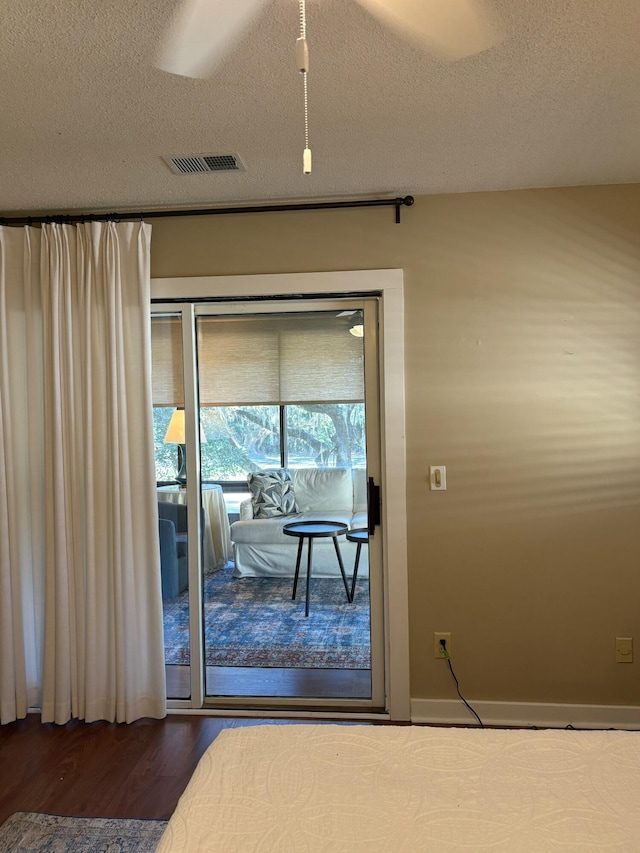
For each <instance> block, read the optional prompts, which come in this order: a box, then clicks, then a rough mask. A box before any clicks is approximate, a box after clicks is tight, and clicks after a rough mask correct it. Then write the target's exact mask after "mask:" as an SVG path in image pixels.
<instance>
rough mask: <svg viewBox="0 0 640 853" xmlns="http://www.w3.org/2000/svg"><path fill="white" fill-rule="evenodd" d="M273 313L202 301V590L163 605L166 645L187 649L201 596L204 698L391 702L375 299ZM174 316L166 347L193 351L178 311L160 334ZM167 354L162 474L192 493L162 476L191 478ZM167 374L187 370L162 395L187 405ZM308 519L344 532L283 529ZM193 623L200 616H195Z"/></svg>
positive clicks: (217, 701) (160, 428)
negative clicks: (180, 629)
mask: <svg viewBox="0 0 640 853" xmlns="http://www.w3.org/2000/svg"><path fill="white" fill-rule="evenodd" d="M275 307H276V306H274V305H273V304H271V305H262V306H261V307H260V308H258V310H255V306H252V308H253V309H254V310H252V313H251V314H241V315H239V314H238V311H237V306H233V305H230V306H228V307H226V308H225V307H223V306H220V305H215V306H207V305H199V306H196V307H195V310H194V315H195V327H194V330H193V332H192V338H193V350H194V355H195V362H194V363H195V364H196V365H197V369H196V370H195V371H194V381H193V386H194V388H193V391H194V405H195V409H196V412H197V417H195V415H194V421H193V423H194V432H195V435H194V438H196V436H197V440H196V441H195V442H194V443H196V444H198V445H199V448H198V449H199V468H198V469H197V474H199V477H198V480H199V489H198V491H196V492H195V494H196V499H197V495H198V494H199V495H200V500H201V507H200V510H201V513H202V515H201V516H200V519H199V521H200V524H199V528H200V542H199V545H200V548H199V553H200V566H199V570H200V571H199V575H198V576H197V577H198V580H199V583H200V590H199V591H198V592H199V594H198V595H194V594H193V591H192V592H191V593H189V591H187V592H186V594H185V593H184V591H183V592H182V593H180V595H179V596H178V601H177V602H176V601H173V602H171V607H167V606H165V654H169V651H170V650H171V649H172V648H174V647H175V644H174V639H173V637H175V636H177V633H176V632H175V630H174V626H175V619H176V604H179V603H180V602H181V601H184V602H185V604H186V607H188V600H189V598H191V607H192V608H193V607H196V609H197V612H198V613H200V614H201V621H200V623H199V624H200V627H201V634H202V641H203V649H202V656H201V665H202V669H203V673H202V675H203V681H204V696H205V703H206V702H210V703H212V704H214V705H216V706H219V705H225V704H229V705H231V706H233V705H237V704H240V705H243V706H251V704H252V701H254V702H258V703H262V704H265V703H266V704H271V705H274V706H277V705H282V706H283V707H295V706H297V705H301V706H303V707H304V706H305V705H309V703H313V707H319V706H322V705H324V704H326V705H327V707H332V706H333V707H335V706H336V705H344V706H346V707H349V705H350V704H351V703H355V704H356V705H360V706H361V705H366V706H376V705H377V706H380V705H382V702H383V689H384V688H383V680H384V677H383V668H382V649H383V637H382V618H381V611H382V572H381V565H380V563H381V560H380V552H381V548H380V542H379V540H380V535H378V536H373V537H371V538H370V537H369V535H368V525H369V521H370V518H369V517H368V490H367V480H368V478H369V477H375V478H376V479H377V477H378V474H379V464H380V463H379V451H378V446H379V440H378V430H377V428H378V422H379V416H378V408H377V406H378V383H377V369H376V368H377V342H376V328H377V320H376V300H375V299H371V300H366V299H364V300H363V299H360V300H359V301H358V302H357V303H353V304H352V303H351V302H350V303H349V304H348V305H346V303H342V302H338V303H336V302H334V303H332V307H331V308H329V307H328V305H325V303H322V304H319V303H313V307H311V306H310V307H309V309H307V310H304V311H301V310H299V309H298V310H294V311H291V310H289V311H284V310H282V307H281V306H278V310H274V309H275ZM287 307H289V306H287ZM296 307H297V306H296ZM161 323H165V326H167V324H168V326H169V327H170V328H171V332H167V328H165V329H164V330H163V333H164V338H165V343H166V342H167V340H168V339H169V338H170V339H171V341H172V343H171V345H170V346H166V347H165V349H167V350H168V349H171V350H172V351H173V352H177V351H179V350H180V351H183V352H185V353H188V349H189V348H188V347H186V348H185V347H184V346H183V347H182V349H181V347H180V345H179V341H178V339H177V338H176V329H175V328H173V326H172V323H174V324H175V323H176V318H167V317H164V318H156V319H154V329H156V324H161ZM178 327H179V324H178ZM161 328H162V327H161V326H160V325H158V329H161ZM158 339H159V337H158ZM365 346H366V350H365ZM365 351H366V352H367V354H368V355H367V365H368V366H369V367H368V370H365ZM154 353H155V350H154ZM163 358H164V363H163V364H162V366H161V362H162V359H161V358H160V357H159V356H158V357H156V355H155V354H154V407H155V408H154V411H155V412H156V465H157V471H158V475H159V476H158V480H159V482H162V483H163V484H164V488H165V489H166V490H167V491H171V492H172V493H173V491H175V492H176V493H177V494H181V493H184V497H185V500H186V496H187V494H188V493H190V492H189V490H188V489H187V490H182V492H181V490H180V486H179V485H176V484H172V486H168V484H165V483H164V479H163V478H166V479H167V480H168V479H171V478H172V477H173V479H175V477H176V475H177V476H178V478H179V477H180V474H179V472H177V466H178V465H179V464H180V462H181V461H182V459H183V458H184V457H183V455H182V453H183V452H184V447H182V448H180V442H177V443H176V444H177V446H176V445H174V447H173V448H172V449H169V450H168V449H167V446H166V445H165V441H166V440H167V439H166V436H167V435H168V434H169V435H170V430H169V422H170V421H171V419H172V417H174V412H175V411H178V412H179V411H180V407H181V404H180V400H181V397H183V396H184V395H181V394H179V393H178V392H177V391H176V387H177V385H179V381H178V380H177V379H176V376H177V373H176V371H175V370H174V365H173V364H172V365H171V367H170V368H169V367H168V365H167V362H168V361H171V362H173V360H174V359H168V357H167V356H166V353H165V356H164V357H163ZM156 371H160V372H164V374H165V375H166V374H168V373H172V375H173V376H174V381H172V390H171V391H170V392H169V393H165V395H164V398H163V399H164V400H165V401H166V400H167V399H169V398H171V399H172V400H173V403H174V405H173V406H169V404H167V403H166V402H164V403H163V404H162V405H156V394H155V386H156V381H155V374H156ZM189 374H190V371H189V369H187V371H186V372H185V376H186V377H187V385H188V382H189ZM158 384H159V383H158ZM157 399H158V400H160V395H159V393H158V395H157ZM196 400H197V403H195V401H196ZM182 406H184V402H182ZM164 409H168V410H166V411H164ZM187 409H188V405H187ZM188 420H189V417H188V416H187V421H188ZM165 421H167V423H166V425H165ZM188 432H189V430H188V427H187V438H186V440H185V443H186V445H187V448H186V453H187V455H188V454H189V439H188ZM176 451H177V452H176ZM178 457H180V458H178ZM161 475H162V476H161ZM162 488H163V486H159V489H162ZM191 494H193V493H192V492H191ZM191 517H192V518H193V516H191ZM196 521H198V518H197V517H196ZM299 522H305V523H308V522H324V523H330V524H332V525H334V527H331V528H330V529H329V532H334V533H335V534H336V535H335V537H333V536H330V535H329V536H326V535H320V533H319V531H318V529H317V528H316V527H312V528H311V529H309V527H308V526H307V527H306V528H305V527H303V528H302V532H303V533H305V534H309V533H311V535H306V536H305V537H304V539H301V538H300V537H299V535H298V536H296V535H286V534H285V533H284V531H283V527H284V525H286V524H291V523H299ZM325 528H326V524H325ZM356 531H358V532H356ZM320 532H324V533H326V532H327V530H326V529H323V531H320ZM298 533H300V529H298ZM316 534H317V535H316ZM309 546H311V555H310V556H309V550H310V549H309ZM370 551H371V552H372V553H371V554H370ZM356 557H357V558H358V559H357V576H356V577H355V578H354V574H355V570H356ZM298 558H299V559H298ZM298 563H299V577H298V581H297V583H296V584H295V585H296V587H297V588H296V597H295V598H294V597H293V593H294V581H295V577H294V575H295V572H296V567H297V565H298ZM341 563H342V568H341V565H340V564H341ZM309 565H310V566H311V574H310V579H309V584H308V590H309V599H308V615H306V614H307V606H306V593H307V576H308V568H309ZM342 570H344V575H343V574H342ZM178 609H179V608H178ZM169 611H171V613H170V614H169ZM181 619H182V624H183V626H184V625H186V626H188V625H189V613H188V611H182V612H181ZM192 624H193V620H192ZM182 642H183V644H184V643H185V642H186V645H184V649H185V650H186V653H183V654H182V655H180V654H179V655H178V657H175V653H174V656H173V657H172V658H171V662H170V661H169V658H167V675H168V683H169V684H172V685H173V694H172V692H171V689H170V690H169V696H170V697H171V696H172V695H173V696H174V697H176V698H187V697H188V696H189V695H190V694H189V691H188V687H187V685H188V683H189V678H188V673H187V672H185V671H182V674H183V676H187V677H185V678H183V679H182V687H180V686H179V685H180V682H179V679H177V678H171V677H169V676H170V673H171V674H176V673H178V672H179V670H178V669H177V667H178V666H180V667H185V666H186V667H187V669H188V665H189V663H188V662H189V656H188V648H189V644H188V636H186V641H185V637H184V636H183V639H182ZM178 658H180V663H176V661H177V660H178ZM185 659H186V663H185Z"/></svg>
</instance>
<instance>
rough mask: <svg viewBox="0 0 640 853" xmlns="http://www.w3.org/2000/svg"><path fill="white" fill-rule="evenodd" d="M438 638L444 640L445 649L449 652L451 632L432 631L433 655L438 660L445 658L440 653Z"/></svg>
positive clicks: (440, 647)
mask: <svg viewBox="0 0 640 853" xmlns="http://www.w3.org/2000/svg"><path fill="white" fill-rule="evenodd" d="M440 640H446V642H447V651H448V652H449V654H451V634H450V632H448V631H434V633H433V656H434V658H438V659H439V660H446V658H445V656H444V655H443V654H442V646H441V645H440Z"/></svg>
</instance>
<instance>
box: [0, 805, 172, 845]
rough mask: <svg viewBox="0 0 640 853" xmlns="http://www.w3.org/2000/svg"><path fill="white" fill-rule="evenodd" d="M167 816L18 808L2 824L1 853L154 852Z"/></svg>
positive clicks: (0, 835) (0, 828)
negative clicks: (132, 817) (150, 817)
mask: <svg viewBox="0 0 640 853" xmlns="http://www.w3.org/2000/svg"><path fill="white" fill-rule="evenodd" d="M166 825H167V821H166V820H120V819H113V818H102V817H60V816H59V815H52V814H38V813H37V812H16V813H15V814H12V815H11V817H8V818H7V819H6V820H5V822H4V823H3V824H2V826H0V853H23V851H24V853H26V851H35V850H37V851H51V853H107V852H108V853H153V851H154V850H155V849H156V847H157V846H158V843H159V842H160V838H161V836H162V833H163V832H164V829H165V827H166Z"/></svg>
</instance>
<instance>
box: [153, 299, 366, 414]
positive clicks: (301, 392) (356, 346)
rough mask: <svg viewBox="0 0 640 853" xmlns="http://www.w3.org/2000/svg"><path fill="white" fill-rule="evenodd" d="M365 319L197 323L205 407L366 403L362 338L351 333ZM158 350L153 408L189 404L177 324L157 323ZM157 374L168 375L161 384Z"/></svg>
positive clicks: (313, 315) (323, 316)
mask: <svg viewBox="0 0 640 853" xmlns="http://www.w3.org/2000/svg"><path fill="white" fill-rule="evenodd" d="M359 316H360V315H359V313H357V314H354V315H351V316H347V317H340V316H336V314H335V312H305V313H301V314H281V315H273V314H268V315H265V314H262V315H252V316H250V317H244V316H243V317H237V316H233V317H227V316H224V317H222V316H217V317H199V318H198V319H197V327H196V331H197V336H196V339H197V349H198V376H199V388H200V405H201V406H249V405H292V404H296V403H322V402H327V403H328V402H331V403H340V402H359V401H362V400H363V399H364V351H363V339H362V338H357V337H354V336H353V335H351V334H349V328H350V327H351V326H352V325H353V323H354V322H357V321H358V320H354V317H356V318H357V317H359ZM358 322H361V320H359V321H358ZM167 326H168V328H167ZM174 326H175V327H176V328H174ZM152 345H153V372H154V382H153V388H154V405H156V406H160V405H172V406H178V405H183V403H182V402H181V400H182V398H183V391H182V371H181V361H182V359H181V349H180V347H181V336H180V328H179V320H177V319H167V318H162V319H158V320H157V321H155V322H154V323H153V324H152ZM156 350H158V353H157V354H156ZM157 372H162V373H163V375H162V376H158V377H156V373H157ZM156 395H157V396H156Z"/></svg>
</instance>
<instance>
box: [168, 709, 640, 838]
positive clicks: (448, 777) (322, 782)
mask: <svg viewBox="0 0 640 853" xmlns="http://www.w3.org/2000/svg"><path fill="white" fill-rule="evenodd" d="M451 850H460V851H467V853H473V851H486V850H491V851H505V853H506V851H508V853H519V851H535V853H550V851H580V853H586V851H599V853H610V851H625V853H626V851H640V733H635V732H603V731H592V732H579V731H549V730H545V731H516V730H513V731H512V730H507V731H504V730H489V729H484V730H482V729H444V728H442V729H440V728H428V727H418V726H366V725H355V726H353V725H350V726H339V725H295V724H293V725H259V726H253V727H247V728H238V729H229V730H226V731H224V732H223V733H222V734H220V735H219V736H218V737H217V738H216V740H215V741H214V742H213V744H212V745H211V746H210V747H209V749H208V751H207V752H206V753H205V755H204V756H203V757H202V759H201V761H200V763H199V765H198V767H197V769H196V771H195V773H194V775H193V777H192V779H191V781H190V783H189V785H188V787H187V789H186V791H185V792H184V794H183V796H182V797H181V799H180V802H179V804H178V807H177V809H176V811H175V813H174V815H173V817H172V818H171V820H170V822H169V824H168V826H167V830H166V832H165V834H164V835H163V838H162V841H161V843H160V846H159V847H158V853H178V851H180V852H181V853H182V851H188V853H202V851H221V853H222V851H224V853H235V851H260V853H289V851H296V853H306V851H327V853H329V851H331V853H334V851H340V853H342V851H344V853H347V851H348V853H354V851H367V853H383V851H384V853H408V852H409V851H434V853H435V852H436V851H437V853H442V851H451Z"/></svg>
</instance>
